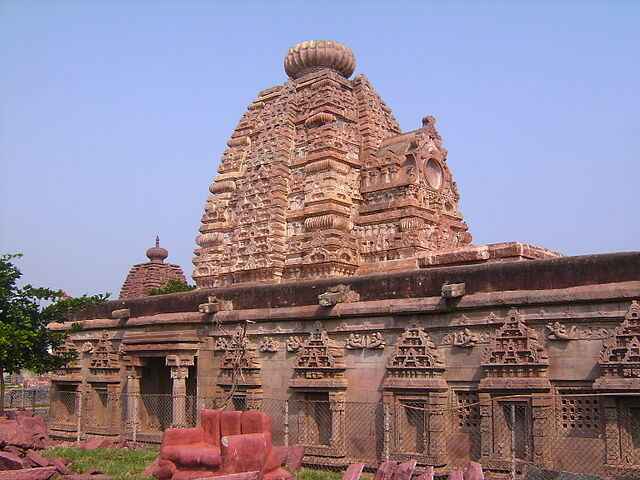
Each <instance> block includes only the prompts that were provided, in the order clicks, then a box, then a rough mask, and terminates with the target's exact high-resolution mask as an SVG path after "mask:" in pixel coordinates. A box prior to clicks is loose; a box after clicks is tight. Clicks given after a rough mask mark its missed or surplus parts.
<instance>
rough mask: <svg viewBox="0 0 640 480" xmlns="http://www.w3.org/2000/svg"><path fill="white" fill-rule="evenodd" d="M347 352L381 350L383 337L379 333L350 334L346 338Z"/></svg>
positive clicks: (383, 342) (383, 344) (383, 343)
mask: <svg viewBox="0 0 640 480" xmlns="http://www.w3.org/2000/svg"><path fill="white" fill-rule="evenodd" d="M345 346H346V347H347V348H348V349H349V350H362V349H365V348H367V349H370V350H382V349H384V347H385V341H384V336H383V335H382V333H380V332H373V333H367V334H364V333H352V334H350V335H349V337H348V338H347V342H346V345H345Z"/></svg>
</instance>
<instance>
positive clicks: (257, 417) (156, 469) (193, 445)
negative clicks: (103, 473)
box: [145, 409, 301, 480]
mask: <svg viewBox="0 0 640 480" xmlns="http://www.w3.org/2000/svg"><path fill="white" fill-rule="evenodd" d="M287 453H288V452H287V451H285V450H283V448H273V447H272V444H271V419H270V418H269V416H267V415H265V414H264V413H262V412H256V411H247V412H239V411H221V410H207V409H203V410H202V411H201V412H200V426H199V427H195V428H180V429H179V428H170V429H168V430H166V431H165V432H164V435H163V437H162V445H161V446H160V455H159V457H158V459H157V460H156V461H155V462H154V463H153V464H152V465H151V466H150V467H148V468H147V470H145V471H146V472H148V473H151V474H152V475H153V476H154V477H156V478H157V479H159V480H169V479H172V480H190V479H196V478H204V477H214V476H226V475H232V474H234V475H235V474H249V473H252V472H259V476H260V477H261V478H262V479H264V480H290V479H292V478H293V475H292V474H291V473H289V472H288V471H287V470H285V469H284V468H283V466H284V465H285V464H286V462H287V460H288V454H287ZM292 457H293V458H292V460H293V462H296V463H298V462H299V458H300V457H301V453H300V451H299V450H295V451H294V452H293V455H292ZM244 477H246V475H245V476H243V477H242V478H243V479H244V480H247V479H245V478H244Z"/></svg>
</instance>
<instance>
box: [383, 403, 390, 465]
mask: <svg viewBox="0 0 640 480" xmlns="http://www.w3.org/2000/svg"><path fill="white" fill-rule="evenodd" d="M382 412H383V423H384V425H383V428H384V440H383V441H384V459H385V461H387V462H388V461H389V456H390V455H389V432H390V430H391V423H390V420H389V405H387V404H386V403H383V404H382Z"/></svg>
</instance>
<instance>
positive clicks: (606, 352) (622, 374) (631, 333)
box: [594, 300, 640, 390]
mask: <svg viewBox="0 0 640 480" xmlns="http://www.w3.org/2000/svg"><path fill="white" fill-rule="evenodd" d="M598 363H599V365H600V377H599V378H598V379H597V380H596V381H595V383H594V387H595V388H598V389H605V390H611V389H613V390H617V389H628V388H640V304H639V303H638V301H637V300H634V301H633V302H631V305H630V306H629V310H627V313H626V314H625V316H624V320H623V321H622V323H621V324H620V325H619V326H618V327H616V329H615V331H614V332H613V334H612V335H611V336H610V337H609V338H608V339H606V340H605V341H604V342H603V345H602V350H601V351H600V361H599V362H598Z"/></svg>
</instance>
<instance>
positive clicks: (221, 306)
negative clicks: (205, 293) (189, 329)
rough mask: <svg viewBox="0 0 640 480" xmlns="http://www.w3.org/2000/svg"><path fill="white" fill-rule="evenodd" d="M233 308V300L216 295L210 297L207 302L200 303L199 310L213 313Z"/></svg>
mask: <svg viewBox="0 0 640 480" xmlns="http://www.w3.org/2000/svg"><path fill="white" fill-rule="evenodd" d="M230 310H233V302H232V301H231V300H223V299H221V298H218V297H216V296H211V297H209V298H208V301H207V303H202V304H200V305H198V311H199V312H200V313H206V314H213V313H217V312H223V311H230Z"/></svg>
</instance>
